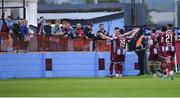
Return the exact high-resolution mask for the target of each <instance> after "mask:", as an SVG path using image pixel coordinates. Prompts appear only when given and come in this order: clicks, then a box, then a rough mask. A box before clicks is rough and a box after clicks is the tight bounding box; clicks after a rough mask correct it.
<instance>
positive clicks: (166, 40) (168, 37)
mask: <svg viewBox="0 0 180 98" xmlns="http://www.w3.org/2000/svg"><path fill="white" fill-rule="evenodd" d="M175 36H176V33H175V32H174V31H172V30H167V31H166V32H165V33H163V44H164V47H165V51H175Z"/></svg>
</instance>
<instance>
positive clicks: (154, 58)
mask: <svg viewBox="0 0 180 98" xmlns="http://www.w3.org/2000/svg"><path fill="white" fill-rule="evenodd" d="M149 60H150V61H158V60H159V59H158V49H157V48H152V47H150V54H149Z"/></svg>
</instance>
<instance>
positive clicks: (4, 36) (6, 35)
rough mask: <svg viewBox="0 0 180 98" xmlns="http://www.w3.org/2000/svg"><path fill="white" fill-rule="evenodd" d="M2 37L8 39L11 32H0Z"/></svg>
mask: <svg viewBox="0 0 180 98" xmlns="http://www.w3.org/2000/svg"><path fill="white" fill-rule="evenodd" d="M0 37H1V38H2V39H3V40H7V39H9V34H8V33H7V32H0Z"/></svg>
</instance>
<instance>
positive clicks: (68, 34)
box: [64, 22, 73, 38]
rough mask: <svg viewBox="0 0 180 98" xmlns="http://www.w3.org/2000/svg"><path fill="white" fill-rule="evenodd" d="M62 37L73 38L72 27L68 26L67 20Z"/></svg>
mask: <svg viewBox="0 0 180 98" xmlns="http://www.w3.org/2000/svg"><path fill="white" fill-rule="evenodd" d="M64 37H69V38H73V28H72V27H71V26H70V23H69V22H66V25H65V29H64Z"/></svg>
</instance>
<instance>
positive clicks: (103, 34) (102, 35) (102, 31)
mask: <svg viewBox="0 0 180 98" xmlns="http://www.w3.org/2000/svg"><path fill="white" fill-rule="evenodd" d="M99 29H100V30H99V31H97V33H96V39H97V40H106V39H109V37H108V33H107V32H106V30H105V29H104V24H100V25H99Z"/></svg>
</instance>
